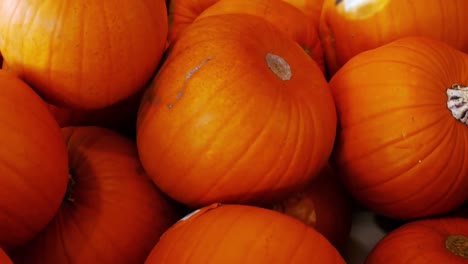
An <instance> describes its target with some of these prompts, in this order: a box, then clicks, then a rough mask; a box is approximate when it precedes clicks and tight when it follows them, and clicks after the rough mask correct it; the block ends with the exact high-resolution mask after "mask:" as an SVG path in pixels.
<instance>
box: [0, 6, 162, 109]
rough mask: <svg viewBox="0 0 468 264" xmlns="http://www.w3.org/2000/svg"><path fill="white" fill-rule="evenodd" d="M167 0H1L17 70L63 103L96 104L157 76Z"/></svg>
mask: <svg viewBox="0 0 468 264" xmlns="http://www.w3.org/2000/svg"><path fill="white" fill-rule="evenodd" d="M167 27H168V23H167V12H166V7H165V2H164V0H144V1H122V0H112V1H99V0H84V1H71V0H68V1H67V0H2V1H0V50H1V51H2V55H3V57H4V58H5V61H7V62H8V66H9V68H10V70H11V71H13V72H15V73H17V74H19V76H20V77H21V78H23V79H24V80H25V81H26V82H27V83H29V84H30V85H32V86H33V88H35V89H37V91H39V93H40V94H41V95H43V96H44V97H45V98H46V99H47V100H48V101H50V102H51V103H53V104H56V105H59V106H67V107H72V108H80V109H96V108H103V107H105V106H109V105H111V104H114V103H116V102H118V101H121V100H123V99H125V98H127V97H129V96H130V95H132V94H134V93H135V92H136V91H137V90H139V89H141V88H142V87H143V85H144V84H145V83H146V82H147V81H148V80H149V79H150V78H151V76H152V74H153V72H154V71H155V69H156V68H157V66H158V63H159V61H160V59H161V56H162V53H163V51H164V49H165V47H166V37H167V31H168V29H167Z"/></svg>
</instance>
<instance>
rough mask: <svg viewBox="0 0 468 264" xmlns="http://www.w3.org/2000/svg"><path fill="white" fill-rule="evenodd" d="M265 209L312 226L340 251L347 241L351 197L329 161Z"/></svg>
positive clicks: (350, 216) (349, 227)
mask: <svg viewBox="0 0 468 264" xmlns="http://www.w3.org/2000/svg"><path fill="white" fill-rule="evenodd" d="M267 208H271V209H273V210H276V211H278V212H282V213H284V214H287V215H289V216H292V217H295V218H297V219H299V220H301V221H303V222H304V223H306V224H308V225H310V226H312V227H314V228H315V229H316V230H317V231H319V232H320V233H321V234H322V235H324V236H325V237H326V238H327V239H328V241H330V242H331V243H332V245H334V246H335V248H337V249H339V250H342V249H344V247H345V245H346V243H347V242H348V238H349V233H350V230H351V222H352V221H351V219H352V203H351V199H350V197H349V196H348V194H347V192H346V191H345V190H344V188H343V186H342V184H341V182H340V180H339V178H338V175H336V173H335V171H334V169H333V168H332V167H331V166H330V165H328V164H327V166H325V168H323V169H322V171H321V172H320V174H319V176H318V177H317V178H314V179H313V180H312V181H311V182H310V183H308V184H307V185H306V186H305V187H304V188H303V189H302V190H300V191H298V192H296V193H294V194H292V195H291V196H290V197H288V198H287V199H285V200H283V201H280V202H277V203H274V204H272V205H270V206H268V207H267Z"/></svg>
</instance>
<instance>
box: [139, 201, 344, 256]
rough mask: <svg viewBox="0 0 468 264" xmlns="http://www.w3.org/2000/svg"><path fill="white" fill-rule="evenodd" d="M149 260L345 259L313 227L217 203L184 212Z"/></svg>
mask: <svg viewBox="0 0 468 264" xmlns="http://www.w3.org/2000/svg"><path fill="white" fill-rule="evenodd" d="M145 263H146V264H159V263H171V264H179V263H180V264H182V263H204V264H217V263H226V264H235V263H256V264H267V263H268V264H269V263H277V264H283V263H284V264H286V263H287V264H300V263H304V264H305V263H322V264H332V263H333V264H335V263H345V261H344V260H343V258H342V257H341V256H340V254H339V253H338V251H337V250H336V249H335V248H334V247H333V246H332V245H331V244H330V242H328V240H326V239H325V238H324V237H323V236H322V235H321V234H320V233H319V232H317V231H316V230H315V229H313V228H311V227H310V226H307V225H306V224H304V223H303V222H301V221H298V220H296V219H294V218H292V217H289V216H286V215H284V214H281V213H278V212H276V211H273V210H268V209H264V208H260V207H254V206H247V205H235V204H225V205H220V204H213V205H210V206H206V207H203V208H201V209H199V210H196V211H195V212H193V213H191V214H189V215H187V216H186V217H184V218H182V219H181V220H180V221H179V222H177V223H176V224H175V225H173V226H172V227H171V228H169V229H168V230H167V231H166V232H165V233H164V234H163V235H162V236H161V239H160V240H159V242H158V243H157V244H156V246H155V247H154V248H153V250H152V251H151V253H150V255H149V257H148V258H147V260H146V262H145Z"/></svg>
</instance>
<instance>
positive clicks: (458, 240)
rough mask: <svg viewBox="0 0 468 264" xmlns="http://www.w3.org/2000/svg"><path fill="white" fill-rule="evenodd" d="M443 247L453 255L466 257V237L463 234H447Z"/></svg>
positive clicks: (467, 240) (467, 250)
mask: <svg viewBox="0 0 468 264" xmlns="http://www.w3.org/2000/svg"><path fill="white" fill-rule="evenodd" d="M445 248H447V249H448V250H449V251H450V252H452V253H453V254H454V255H457V256H460V257H463V258H468V237H467V236H464V235H449V236H447V238H446V239H445Z"/></svg>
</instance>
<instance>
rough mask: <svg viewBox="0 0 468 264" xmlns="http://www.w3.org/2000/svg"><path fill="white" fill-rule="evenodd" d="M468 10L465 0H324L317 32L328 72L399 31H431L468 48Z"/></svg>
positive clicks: (394, 37)
mask: <svg viewBox="0 0 468 264" xmlns="http://www.w3.org/2000/svg"><path fill="white" fill-rule="evenodd" d="M466 10H468V1H466V0H451V1H446V0H431V1H426V0H412V1H408V0H354V1H353V0H325V1H324V4H323V8H322V16H321V20H320V26H319V33H320V37H321V40H322V45H323V49H324V52H325V59H326V65H327V67H328V70H329V74H330V75H331V76H332V75H333V74H334V73H336V71H337V70H338V69H339V68H340V67H341V66H343V64H345V63H346V62H347V61H348V60H349V59H350V58H352V57H353V56H355V55H357V54H359V53H361V52H363V51H365V50H369V49H373V48H376V47H379V46H381V45H383V44H386V43H389V42H391V41H394V40H397V39H399V38H402V37H410V36H420V37H430V38H434V39H437V40H440V41H443V42H445V43H447V44H450V45H451V46H452V47H454V48H456V49H460V50H461V51H463V52H468V31H467V30H464V28H465V27H466V22H465V20H464V17H465V13H466Z"/></svg>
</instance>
